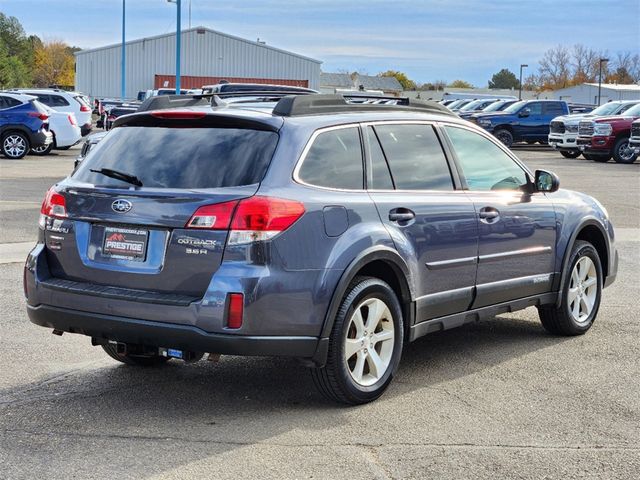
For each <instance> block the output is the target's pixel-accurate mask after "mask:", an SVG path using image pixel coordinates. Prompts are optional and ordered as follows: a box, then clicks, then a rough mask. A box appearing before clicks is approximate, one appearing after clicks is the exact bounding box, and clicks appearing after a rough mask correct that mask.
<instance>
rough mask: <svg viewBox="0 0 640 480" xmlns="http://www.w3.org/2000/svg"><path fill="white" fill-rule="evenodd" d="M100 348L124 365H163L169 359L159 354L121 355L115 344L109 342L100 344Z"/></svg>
mask: <svg viewBox="0 0 640 480" xmlns="http://www.w3.org/2000/svg"><path fill="white" fill-rule="evenodd" d="M102 349H103V350H104V351H105V352H107V355H109V356H110V357H111V358H113V359H114V360H117V361H118V362H122V363H124V364H125V365H138V366H143V367H154V366H158V365H164V364H165V363H167V362H168V361H169V358H168V357H161V356H160V355H122V354H121V353H118V350H117V348H116V346H115V345H113V344H111V343H107V344H105V345H102Z"/></svg>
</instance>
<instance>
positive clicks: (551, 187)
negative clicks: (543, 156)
mask: <svg viewBox="0 0 640 480" xmlns="http://www.w3.org/2000/svg"><path fill="white" fill-rule="evenodd" d="M535 182H536V184H535V187H536V191H537V192H555V191H556V190H558V189H559V188H560V179H559V178H558V176H557V175H556V174H555V173H553V172H547V171H546V170H536V181H535Z"/></svg>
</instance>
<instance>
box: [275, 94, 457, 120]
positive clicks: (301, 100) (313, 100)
mask: <svg viewBox="0 0 640 480" xmlns="http://www.w3.org/2000/svg"><path fill="white" fill-rule="evenodd" d="M348 99H358V100H362V99H366V100H371V101H377V100H382V101H386V102H385V103H386V104H380V103H349V102H348V101H347V100H348ZM390 101H394V102H395V104H393V105H390V104H388V102H390ZM394 110H403V111H412V112H416V111H419V112H425V113H437V114H440V115H454V114H453V113H452V112H451V111H450V110H449V109H448V108H446V107H444V106H443V105H440V104H438V103H436V102H431V101H425V100H417V99H414V98H406V97H385V96H378V95H370V96H367V95H363V94H337V95H325V94H316V95H287V96H285V97H283V98H282V99H281V100H280V101H279V102H278V103H277V104H276V106H275V108H274V109H273V114H274V115H279V116H282V117H296V116H304V115H322V114H331V113H349V112H371V111H379V112H384V111H387V112H388V111H394Z"/></svg>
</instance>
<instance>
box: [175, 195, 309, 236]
mask: <svg viewBox="0 0 640 480" xmlns="http://www.w3.org/2000/svg"><path fill="white" fill-rule="evenodd" d="M304 212H305V210H304V205H303V204H302V203H300V202H296V201H295V200H286V199H282V198H273V197H261V196H254V197H249V198H245V199H244V200H240V201H239V202H238V201H232V202H225V203H218V204H215V205H205V206H202V207H200V208H198V210H196V212H195V213H194V214H193V216H192V217H191V219H190V220H189V222H187V225H186V226H185V227H186V228H207V229H212V230H227V229H229V230H231V231H230V233H229V239H228V241H227V243H228V244H229V245H241V244H246V243H252V242H259V241H265V240H269V239H271V238H273V237H275V236H276V235H277V234H279V233H281V232H284V231H285V230H287V229H288V228H289V227H290V226H291V225H293V224H294V223H295V222H296V221H297V220H298V219H299V218H300V217H301V216H302V215H303V214H304Z"/></svg>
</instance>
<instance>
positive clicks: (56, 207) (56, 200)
mask: <svg viewBox="0 0 640 480" xmlns="http://www.w3.org/2000/svg"><path fill="white" fill-rule="evenodd" d="M40 213H41V214H42V215H46V216H47V217H58V218H62V217H66V216H67V203H66V201H65V199H64V197H63V196H62V195H60V194H59V193H58V192H56V191H55V190H54V189H53V187H51V188H50V189H49V191H48V192H47V194H46V195H45V197H44V201H43V202H42V208H40Z"/></svg>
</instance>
